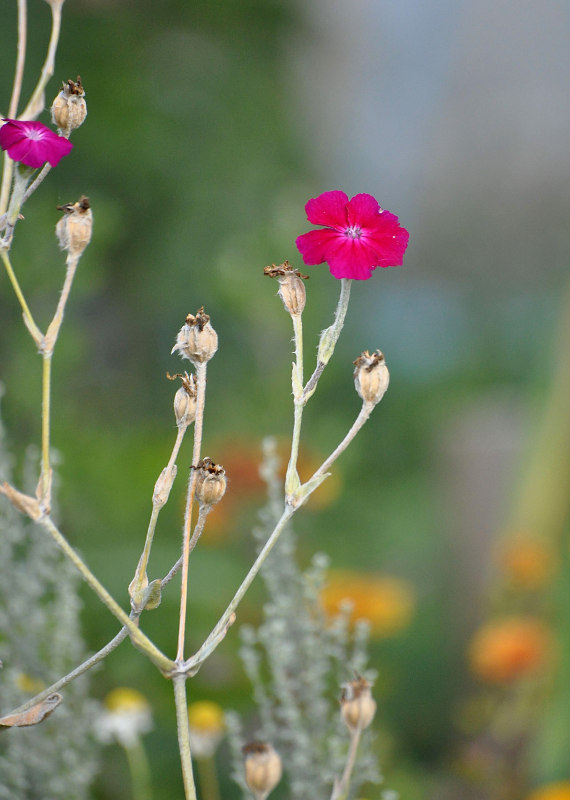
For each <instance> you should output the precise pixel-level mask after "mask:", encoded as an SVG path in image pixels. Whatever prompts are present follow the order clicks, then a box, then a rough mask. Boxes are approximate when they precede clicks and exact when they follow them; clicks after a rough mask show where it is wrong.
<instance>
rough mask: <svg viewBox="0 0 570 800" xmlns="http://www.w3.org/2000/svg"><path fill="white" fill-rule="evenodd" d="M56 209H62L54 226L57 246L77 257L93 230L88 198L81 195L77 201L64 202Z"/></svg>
mask: <svg viewBox="0 0 570 800" xmlns="http://www.w3.org/2000/svg"><path fill="white" fill-rule="evenodd" d="M57 210H58V211H63V217H62V218H61V219H60V220H59V222H58V223H57V225H56V227H55V234H56V236H57V239H58V242H59V246H60V247H61V249H62V250H67V251H68V252H69V254H70V255H72V256H75V257H77V258H78V257H79V256H80V255H81V254H82V253H83V251H84V250H85V248H86V247H87V245H88V244H89V242H90V241H91V233H92V231H93V214H92V212H91V204H90V203H89V198H88V197H85V195H83V197H82V198H81V199H80V200H78V202H77V203H66V204H65V205H64V206H58V207H57Z"/></svg>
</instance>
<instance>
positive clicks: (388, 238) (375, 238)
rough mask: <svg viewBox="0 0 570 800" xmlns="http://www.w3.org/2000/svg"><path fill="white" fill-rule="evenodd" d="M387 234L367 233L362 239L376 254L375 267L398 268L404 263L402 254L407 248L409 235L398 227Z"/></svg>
mask: <svg viewBox="0 0 570 800" xmlns="http://www.w3.org/2000/svg"><path fill="white" fill-rule="evenodd" d="M392 231H393V232H390V231H388V232H387V233H383V234H382V233H379V232H376V231H374V232H372V233H367V234H366V236H365V237H363V239H364V240H365V241H366V243H367V245H368V246H369V247H370V248H371V249H372V250H374V252H375V253H376V266H378V267H399V266H401V264H403V262H404V253H405V252H406V248H407V246H408V241H409V239H410V234H409V233H408V231H407V230H406V229H405V228H402V227H400V226H399V225H398V227H397V228H393V229H392Z"/></svg>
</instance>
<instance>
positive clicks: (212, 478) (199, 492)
mask: <svg viewBox="0 0 570 800" xmlns="http://www.w3.org/2000/svg"><path fill="white" fill-rule="evenodd" d="M193 469H195V470H196V473H197V477H196V499H197V500H198V502H199V504H200V505H201V506H213V505H215V504H216V503H219V502H220V500H221V499H222V497H223V496H224V494H225V492H226V486H227V479H226V471H225V469H224V468H223V467H222V466H221V464H214V462H213V461H212V459H211V458H208V457H206V458H202V459H201V460H200V461H198V463H197V464H196V466H195V467H193Z"/></svg>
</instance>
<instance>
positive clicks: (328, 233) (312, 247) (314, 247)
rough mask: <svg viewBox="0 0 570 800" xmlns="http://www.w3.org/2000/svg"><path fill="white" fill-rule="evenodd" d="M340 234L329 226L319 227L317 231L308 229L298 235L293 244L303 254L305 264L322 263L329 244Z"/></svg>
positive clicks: (325, 258) (325, 259)
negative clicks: (306, 231)
mask: <svg viewBox="0 0 570 800" xmlns="http://www.w3.org/2000/svg"><path fill="white" fill-rule="evenodd" d="M341 235H342V234H339V233H338V231H333V230H331V229H330V228H321V229H320V230H318V231H309V232H308V233H303V234H302V235H301V236H298V237H297V239H296V240H295V244H296V245H297V249H298V250H299V252H300V253H301V255H302V256H303V262H304V263H305V264H308V265H313V264H322V263H323V261H327V253H328V252H329V246H330V245H331V243H333V242H334V241H335V240H336V239H338V238H339V237H341Z"/></svg>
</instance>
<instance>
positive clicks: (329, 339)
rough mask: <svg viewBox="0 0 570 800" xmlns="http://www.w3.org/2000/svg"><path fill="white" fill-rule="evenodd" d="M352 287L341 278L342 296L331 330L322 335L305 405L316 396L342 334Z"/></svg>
mask: <svg viewBox="0 0 570 800" xmlns="http://www.w3.org/2000/svg"><path fill="white" fill-rule="evenodd" d="M351 286H352V281H351V280H349V279H348V278H341V281H340V295H339V298H338V303H337V307H336V310H335V315H334V322H333V324H332V325H331V326H330V328H327V329H326V330H324V331H323V332H322V334H321V339H320V342H319V349H318V353H317V366H316V367H315V371H314V372H313V374H312V375H311V377H310V378H309V380H308V381H307V385H306V386H305V389H304V390H303V400H304V402H305V403H306V402H307V401H308V400H309V398H310V397H311V395H313V394H314V392H315V389H316V388H317V384H318V382H319V378H320V377H321V375H322V374H323V372H324V369H325V367H326V365H327V364H328V362H329V361H330V359H331V356H332V354H333V353H334V349H335V347H336V343H337V341H338V337H339V336H340V333H341V331H342V328H343V326H344V320H345V317H346V312H347V310H348V302H349V300H350V287H351Z"/></svg>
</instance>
